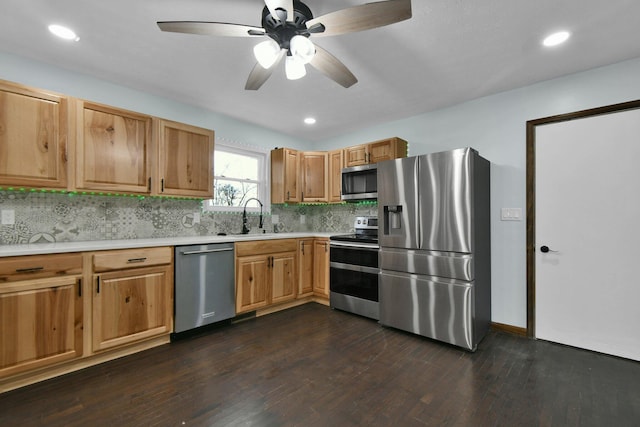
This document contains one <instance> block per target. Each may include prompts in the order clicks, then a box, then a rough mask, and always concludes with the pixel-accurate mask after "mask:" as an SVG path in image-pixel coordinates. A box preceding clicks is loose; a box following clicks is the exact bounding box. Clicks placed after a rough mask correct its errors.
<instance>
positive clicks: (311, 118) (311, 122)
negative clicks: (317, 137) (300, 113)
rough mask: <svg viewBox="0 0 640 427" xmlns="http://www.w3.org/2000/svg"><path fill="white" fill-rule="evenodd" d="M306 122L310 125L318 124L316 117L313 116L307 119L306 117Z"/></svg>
mask: <svg viewBox="0 0 640 427" xmlns="http://www.w3.org/2000/svg"><path fill="white" fill-rule="evenodd" d="M304 122H305V123H306V124H308V125H314V124H316V119H314V118H313V117H307V118H306V119H304Z"/></svg>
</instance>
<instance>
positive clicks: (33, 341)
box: [0, 276, 82, 377]
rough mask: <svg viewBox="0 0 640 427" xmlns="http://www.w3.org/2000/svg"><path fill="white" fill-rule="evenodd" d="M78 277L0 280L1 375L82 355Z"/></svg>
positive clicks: (80, 304) (80, 300)
mask: <svg viewBox="0 0 640 427" xmlns="http://www.w3.org/2000/svg"><path fill="white" fill-rule="evenodd" d="M81 292H82V291H81V283H80V279H79V278H78V277H73V276H70V277H62V278H49V279H36V280H29V281H21V282H12V283H4V284H0V377H5V376H9V375H13V374H16V373H19V372H23V371H27V370H31V369H35V368H39V367H42V366H46V365H50V364H53V363H58V362H62V361H65V360H69V359H73V358H76V357H80V356H81V355H82V297H81Z"/></svg>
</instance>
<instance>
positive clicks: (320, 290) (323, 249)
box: [313, 239, 329, 298]
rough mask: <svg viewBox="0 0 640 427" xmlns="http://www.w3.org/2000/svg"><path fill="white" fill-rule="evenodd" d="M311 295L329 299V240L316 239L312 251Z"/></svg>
mask: <svg viewBox="0 0 640 427" xmlns="http://www.w3.org/2000/svg"><path fill="white" fill-rule="evenodd" d="M313 256H314V260H313V279H314V280H313V293H314V294H316V295H318V296H322V297H326V298H328V297H329V240H328V239H316V240H315V241H314V251H313Z"/></svg>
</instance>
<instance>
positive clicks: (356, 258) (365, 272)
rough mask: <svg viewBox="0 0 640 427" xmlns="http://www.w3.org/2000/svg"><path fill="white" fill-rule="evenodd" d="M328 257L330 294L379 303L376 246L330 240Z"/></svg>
mask: <svg viewBox="0 0 640 427" xmlns="http://www.w3.org/2000/svg"><path fill="white" fill-rule="evenodd" d="M329 257H330V278H329V288H330V290H331V293H332V294H341V295H346V296H350V297H355V298H359V299H363V300H367V301H371V302H375V303H378V273H379V272H380V270H379V268H378V245H375V244H366V243H349V242H334V241H332V242H331V251H330V252H329Z"/></svg>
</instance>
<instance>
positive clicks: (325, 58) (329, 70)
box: [309, 45, 358, 87]
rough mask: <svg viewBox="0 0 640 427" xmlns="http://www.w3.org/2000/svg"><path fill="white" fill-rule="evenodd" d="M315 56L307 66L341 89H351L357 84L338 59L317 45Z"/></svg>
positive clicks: (356, 80) (354, 77)
mask: <svg viewBox="0 0 640 427" xmlns="http://www.w3.org/2000/svg"><path fill="white" fill-rule="evenodd" d="M315 46H316V54H315V55H314V57H313V59H312V60H311V62H310V63H309V64H311V66H313V67H314V68H315V69H316V70H318V71H320V72H321V73H322V74H324V75H325V76H327V77H329V78H330V79H331V80H333V81H335V82H336V83H338V84H339V85H341V86H343V87H351V86H353V85H354V84H356V83H357V82H358V79H356V76H354V75H353V74H352V73H351V71H349V69H348V68H347V67H346V66H345V65H344V64H343V63H342V62H340V60H339V59H338V58H336V57H335V56H333V55H332V54H330V53H329V52H327V51H326V50H324V49H323V48H321V47H320V46H318V45H315Z"/></svg>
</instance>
